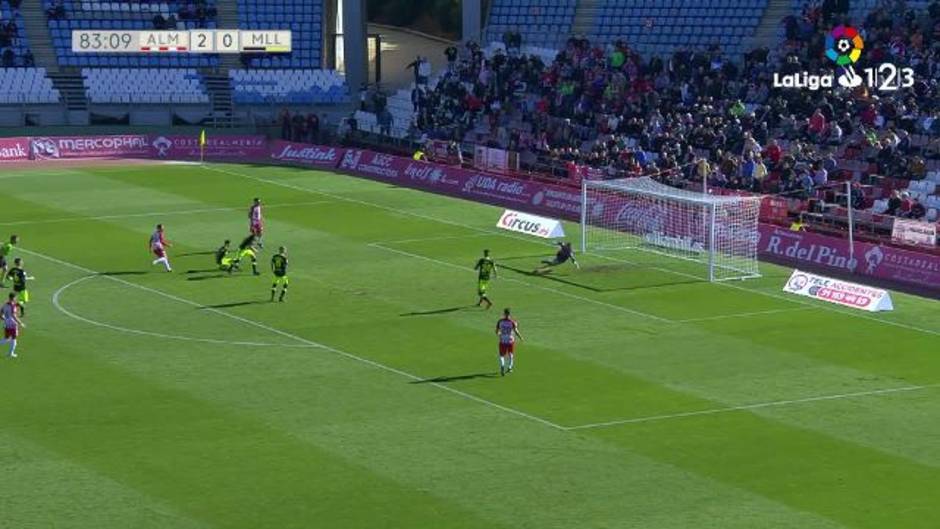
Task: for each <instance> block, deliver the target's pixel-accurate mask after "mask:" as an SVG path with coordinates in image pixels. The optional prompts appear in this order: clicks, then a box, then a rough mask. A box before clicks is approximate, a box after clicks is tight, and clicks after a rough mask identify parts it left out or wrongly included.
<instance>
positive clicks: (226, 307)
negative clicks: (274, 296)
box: [199, 299, 268, 310]
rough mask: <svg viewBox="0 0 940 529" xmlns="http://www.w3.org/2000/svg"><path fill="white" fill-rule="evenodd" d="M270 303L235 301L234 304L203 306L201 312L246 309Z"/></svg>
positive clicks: (200, 308)
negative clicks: (249, 306)
mask: <svg viewBox="0 0 940 529" xmlns="http://www.w3.org/2000/svg"><path fill="white" fill-rule="evenodd" d="M266 303H268V302H267V301H260V300H257V299H256V300H252V301H235V302H232V303H220V304H218V305H203V306H201V307H199V310H209V309H231V308H235V307H244V306H247V305H262V304H266Z"/></svg>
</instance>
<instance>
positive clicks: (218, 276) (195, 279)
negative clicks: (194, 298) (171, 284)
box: [186, 274, 231, 281]
mask: <svg viewBox="0 0 940 529" xmlns="http://www.w3.org/2000/svg"><path fill="white" fill-rule="evenodd" d="M223 277H231V274H210V275H207V276H193V277H187V278H186V281H205V280H207V279H221V278H223Z"/></svg>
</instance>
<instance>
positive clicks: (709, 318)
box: [676, 307, 818, 323]
mask: <svg viewBox="0 0 940 529" xmlns="http://www.w3.org/2000/svg"><path fill="white" fill-rule="evenodd" d="M816 308H818V307H794V308H792V309H771V310H759V311H756V312H739V313H737V314H721V315H718V316H705V317H703V318H689V319H685V320H676V323H700V322H705V321H716V320H731V319H735V318H751V317H754V316H767V315H770V314H782V313H784V312H799V311H803V310H814V309H816Z"/></svg>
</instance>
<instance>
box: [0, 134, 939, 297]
mask: <svg viewBox="0 0 940 529" xmlns="http://www.w3.org/2000/svg"><path fill="white" fill-rule="evenodd" d="M201 150H202V149H201V148H200V145H199V141H198V138H196V137H195V136H180V135H159V134H119V135H111V136H53V137H20V138H0V164H2V163H17V162H18V163H22V164H27V165H29V164H43V163H56V162H57V161H69V160H79V159H89V160H93V159H109V158H110V159H115V158H117V159H120V158H130V159H146V160H167V161H170V160H183V161H193V160H199V159H200V156H201V152H200V151H201ZM204 155H205V159H206V160H209V161H225V162H248V163H260V164H272V165H292V166H302V167H310V168H319V169H328V170H336V171H340V172H343V173H346V174H350V175H353V176H357V177H361V178H367V179H371V180H377V181H381V182H386V183H391V184H394V185H399V186H403V187H409V188H414V189H419V190H423V191H429V192H432V193H438V194H442V195H448V196H452V197H456V198H461V199H465V200H472V201H475V202H482V203H486V204H493V205H497V206H503V207H508V208H513V209H517V210H520V211H525V212H530V213H536V214H540V215H547V216H552V217H558V218H563V219H567V220H570V221H577V220H578V219H579V218H580V211H581V197H580V193H579V192H578V191H577V190H576V189H573V188H571V187H568V186H561V185H554V184H549V183H543V182H537V181H530V180H520V179H518V178H513V177H510V176H501V175H494V174H489V173H483V172H480V171H473V170H467V169H462V168H459V167H454V166H449V165H438V164H434V163H428V162H419V161H414V160H412V159H410V158H406V157H401V156H394V155H390V154H384V153H378V152H373V151H369V150H362V149H345V148H341V147H330V146H322V145H312V144H303V143H294V142H287V141H281V140H269V139H267V138H266V137H264V136H257V135H243V136H214V137H210V138H209V139H208V141H207V142H206V146H205V153H204ZM608 206H609V207H617V206H615V205H613V204H610V205H608V204H605V203H603V202H598V203H594V204H592V206H591V211H590V213H589V214H590V215H592V216H600V215H602V214H603V213H604V211H605V209H606V208H607V207H608ZM758 248H759V251H760V256H761V258H762V259H765V260H769V261H774V262H777V263H780V264H784V265H788V266H796V267H801V268H809V269H813V270H817V271H820V272H822V273H827V274H831V275H837V276H849V277H853V278H855V279H860V280H862V281H865V280H868V281H871V282H879V283H889V284H892V285H896V286H898V287H901V288H904V289H908V290H912V291H915V292H918V293H922V294H927V295H930V296H933V297H938V296H940V256H936V255H931V254H925V253H919V252H914V251H910V250H905V249H901V248H895V247H892V246H886V245H880V244H873V243H867V242H856V243H855V256H856V258H855V259H852V258H850V252H849V243H848V241H847V240H845V239H841V238H837V237H830V236H827V235H821V234H817V233H808V232H793V231H790V230H787V229H782V228H780V227H778V226H774V225H771V224H763V223H762V224H761V225H760V228H759V241H758Z"/></svg>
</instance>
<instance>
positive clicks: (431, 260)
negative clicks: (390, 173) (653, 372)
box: [369, 242, 675, 323]
mask: <svg viewBox="0 0 940 529" xmlns="http://www.w3.org/2000/svg"><path fill="white" fill-rule="evenodd" d="M369 246H371V247H373V248H378V249H380V250H384V251H386V252H392V253H396V254H399V255H404V256H406V257H411V258H413V259H420V260H422V261H427V262H429V263H434V264H438V265H441V266H447V267H450V268H455V269H457V270H464V271H467V272H473V268H471V267H469V266H461V265H458V264H454V263H448V262H447V261H441V260H438V259H434V258H432V257H426V256H424V255H419V254H416V253H411V252H406V251H404V250H399V249H396V248H390V247H388V246H383V245H382V244H380V243H376V242H374V243H370V244H369ZM501 281H507V282H510V283H516V284H519V285H524V286H527V287H530V288H534V289H537V290H543V291H545V292H549V293H552V294H556V295H559V296H563V297H566V298H570V299H575V300H578V301H583V302H585V303H591V304H593V305H599V306H601V307H604V308H608V309H613V310H616V311H620V312H626V313H627V314H632V315H634V316H640V317H643V318H648V319H651V320H655V321H658V322H660V323H675V322H674V321H672V320H669V319H666V318H662V317H659V316H656V315H655V314H648V313H646V312H640V311H638V310H633V309H628V308H626V307H622V306H620V305H613V304H610V303H605V302H603V301H598V300H596V299H591V298H586V297H584V296H579V295H577V294H571V293H568V292H565V291H564V290H558V289H555V288H550V287H545V286H542V285H537V284H535V283H529V282H528V281H522V280H521V279H515V278H512V277H504V278H501Z"/></svg>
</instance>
